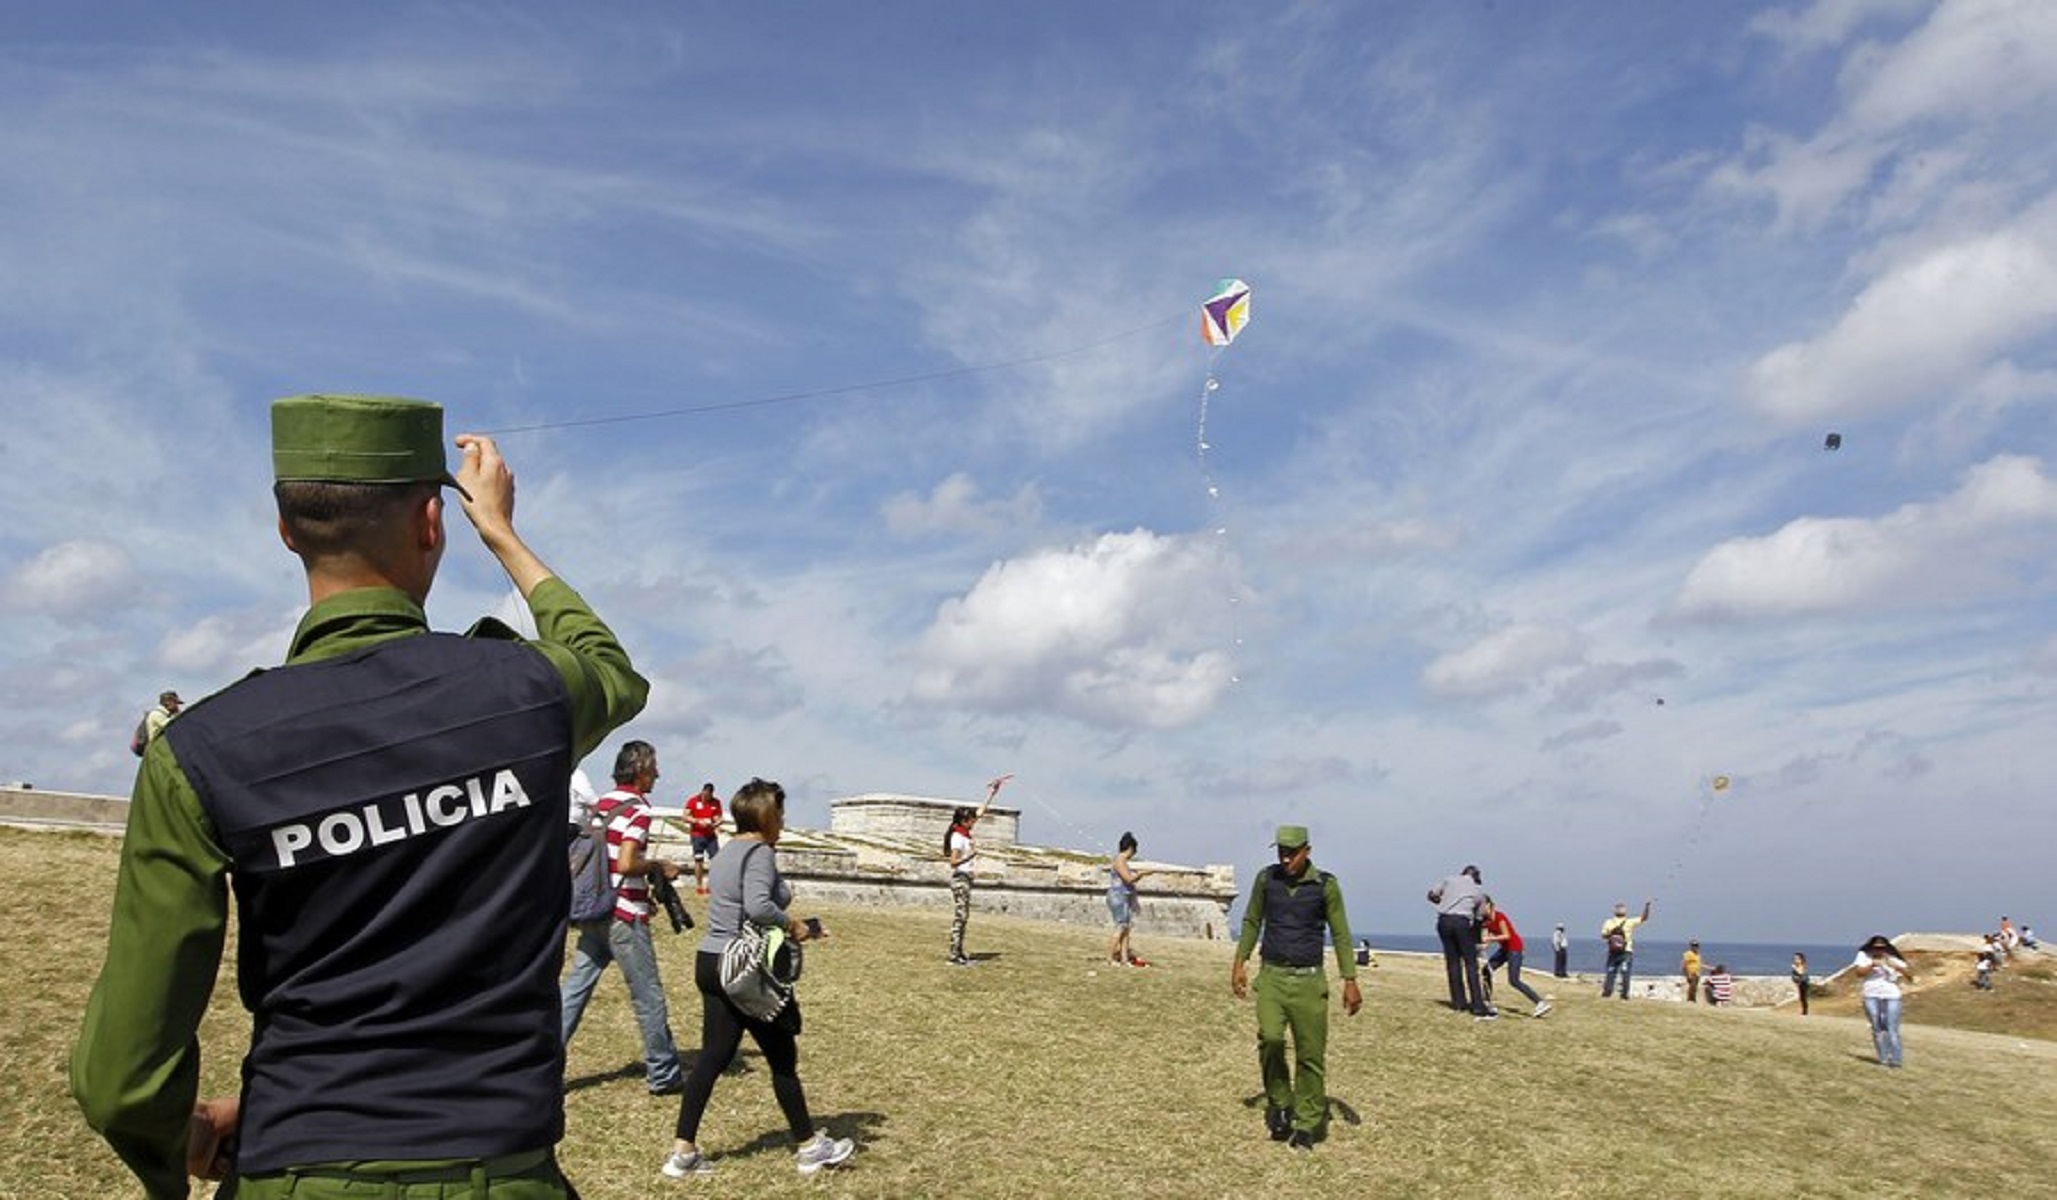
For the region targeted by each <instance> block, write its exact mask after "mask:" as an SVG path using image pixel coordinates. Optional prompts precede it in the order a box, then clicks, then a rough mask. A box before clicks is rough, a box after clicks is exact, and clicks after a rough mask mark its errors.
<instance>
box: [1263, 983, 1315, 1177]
mask: <svg viewBox="0 0 2057 1200" xmlns="http://www.w3.org/2000/svg"><path fill="white" fill-rule="evenodd" d="M1288 1030H1291V1031H1292V1034H1293V1057H1292V1061H1291V1063H1290V1065H1289V1064H1288V1063H1287V1060H1286V1032H1287V1031H1288ZM1327 1057H1328V972H1326V971H1324V970H1320V969H1316V970H1312V971H1306V972H1299V971H1295V970H1293V969H1291V968H1286V967H1274V966H1272V965H1270V964H1268V963H1267V964H1265V965H1263V966H1261V967H1259V968H1257V1066H1258V1069H1259V1070H1260V1071H1262V1072H1263V1074H1264V1099H1265V1103H1267V1104H1269V1105H1270V1106H1271V1107H1273V1108H1276V1109H1279V1110H1280V1111H1282V1112H1286V1113H1289V1114H1291V1115H1292V1119H1293V1128H1294V1129H1295V1130H1297V1131H1300V1132H1302V1133H1307V1134H1313V1135H1317V1136H1318V1135H1319V1134H1320V1133H1321V1132H1322V1126H1323V1125H1324V1124H1325V1123H1326V1122H1327V1120H1328V1072H1327V1068H1326V1067H1325V1066H1324V1065H1323V1064H1324V1062H1325V1061H1326V1059H1327Z"/></svg>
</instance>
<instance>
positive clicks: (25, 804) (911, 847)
mask: <svg viewBox="0 0 2057 1200" xmlns="http://www.w3.org/2000/svg"><path fill="white" fill-rule="evenodd" d="M959 803H960V802H959V801H955V800H941V799H935V798H931V797H922V796H900V795H892V794H885V793H867V794H864V795H859V796H850V797H846V798H844V799H841V800H836V801H833V802H832V803H831V804H830V805H829V812H830V817H829V828H828V829H827V830H826V831H821V830H808V829H788V830H786V831H785V834H784V836H783V837H781V838H780V839H779V869H780V870H781V871H782V872H784V873H785V875H786V876H787V877H788V878H789V879H791V880H792V881H793V883H794V886H795V887H797V888H800V889H801V890H802V892H803V894H805V895H808V896H812V897H816V898H819V899H822V900H825V901H829V902H831V903H836V904H862V905H872V906H877V907H881V908H886V907H896V906H908V907H915V908H931V909H936V910H939V911H942V912H948V911H949V909H950V866H949V863H948V862H947V861H946V860H945V859H944V858H943V835H944V834H945V833H947V832H948V831H949V828H950V814H951V812H952V811H953V810H954V809H955V808H956V807H957V806H958V804H959ZM655 807H656V811H657V812H658V813H659V814H660V816H663V817H667V818H670V819H667V820H660V821H658V822H657V823H656V829H655V831H654V832H653V837H652V841H653V848H654V849H655V851H656V852H657V853H659V854H662V855H664V856H665V857H669V858H678V859H684V858H686V857H688V856H689V854H690V851H689V849H688V842H687V837H686V831H685V823H684V820H683V819H682V817H681V814H680V812H679V810H678V809H677V808H667V807H665V806H663V805H658V806H655ZM128 810H129V802H128V800H127V799H126V798H124V797H118V796H92V795H85V794H81V793H75V792H51V791H43V790H41V789H37V788H31V787H28V786H25V785H9V786H4V787H0V821H6V822H7V823H9V824H15V825H25V826H34V827H40V828H52V829H93V830H99V831H101V832H108V833H119V832H120V831H121V829H122V828H123V827H124V826H125V825H127V823H128ZM727 832H731V833H732V832H733V826H729V827H727ZM1020 832H1021V810H1020V809H1015V808H1003V807H1001V806H1000V805H998V804H995V805H994V806H993V807H992V809H991V810H989V811H988V812H987V813H986V816H985V819H984V820H982V821H980V822H979V824H978V830H977V837H978V851H979V855H978V862H977V871H976V880H977V888H978V895H977V899H976V901H975V903H976V905H977V906H978V911H979V912H981V913H1004V914H1007V915H1010V916H1017V917H1026V918H1029V919H1031V920H1037V921H1060V922H1064V923H1066V924H1073V925H1085V926H1091V927H1093V928H1098V929H1111V928H1112V926H1111V923H1110V922H1109V920H1108V916H1107V862H1108V859H1107V856H1104V855H1101V854H1097V853H1091V852H1088V851H1084V850H1067V849H1061V848H1057V847H1048V846H1027V845H1023V844H1021V842H1020V841H1019V836H1020ZM1136 865H1137V866H1138V867H1147V868H1149V869H1150V870H1152V871H1153V872H1156V873H1155V874H1152V875H1151V876H1150V877H1149V878H1147V879H1144V880H1143V881H1142V882H1141V884H1140V885H1139V887H1138V889H1137V890H1138V892H1139V894H1140V895H1141V897H1142V903H1141V905H1140V908H1139V911H1138V913H1137V916H1136V926H1135V928H1136V932H1137V933H1138V934H1140V935H1144V936H1148V937H1153V938H1156V937H1181V938H1224V937H1228V936H1230V934H1229V930H1228V910H1229V905H1230V903H1231V902H1233V901H1234V900H1235V898H1236V873H1235V868H1234V867H1226V866H1205V867H1187V866H1178V865H1176V864H1171V863H1157V862H1144V861H1142V860H1137V863H1136Z"/></svg>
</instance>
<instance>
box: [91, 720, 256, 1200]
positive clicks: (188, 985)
mask: <svg viewBox="0 0 2057 1200" xmlns="http://www.w3.org/2000/svg"><path fill="white" fill-rule="evenodd" d="M228 866H229V857H228V854H227V852H226V851H224V850H223V849H222V848H221V846H220V845H219V844H218V842H217V840H216V838H215V836H214V831H213V829H212V827H211V825H210V823H209V822H208V821H207V819H206V818H205V817H204V816H203V815H202V814H201V811H200V798H199V797H198V796H197V795H196V794H195V793H194V791H193V788H192V785H191V784H189V783H187V781H186V777H185V773H184V772H183V771H181V770H180V769H179V765H178V762H177V760H176V758H174V756H173V754H172V750H171V746H170V744H169V743H167V742H165V741H164V740H162V739H159V740H157V741H155V742H152V743H151V744H150V748H149V750H148V752H146V753H145V755H144V757H143V766H142V770H141V771H140V772H138V774H137V776H136V787H135V791H134V793H133V794H132V795H131V797H130V800H129V821H128V832H127V835H126V836H125V837H124V838H123V840H122V848H121V866H120V869H119V874H118V875H117V877H116V880H115V888H114V916H113V921H112V923H111V925H110V927H109V929H108V935H107V961H106V963H105V964H104V965H103V966H102V967H101V970H100V979H99V982H97V983H96V984H94V986H93V994H92V996H91V998H90V999H88V1000H87V1002H86V1018H85V1025H84V1028H83V1029H82V1030H81V1031H80V1033H79V1044H78V1047H77V1049H75V1050H74V1051H73V1052H72V1059H71V1090H72V1095H73V1096H74V1097H76V1098H77V1099H78V1102H79V1107H80V1108H81V1109H83V1110H84V1112H85V1116H86V1122H87V1124H89V1125H91V1126H92V1127H93V1128H94V1129H96V1130H98V1131H99V1132H100V1133H101V1135H102V1136H104V1137H105V1138H106V1139H107V1142H108V1144H109V1145H111V1146H113V1147H114V1151H115V1153H116V1154H119V1155H120V1156H121V1159H122V1161H123V1162H125V1163H127V1164H128V1167H129V1169H130V1170H131V1171H134V1172H135V1173H136V1177H137V1178H138V1179H140V1180H142V1181H143V1189H144V1192H145V1193H146V1194H147V1195H148V1196H149V1197H150V1198H151V1200H164V1198H166V1197H180V1198H181V1200H183V1197H185V1196H186V1195H187V1186H186V1123H187V1120H188V1119H189V1118H190V1117H191V1115H192V1112H193V1102H194V1099H195V1094H196V1092H197V1091H198V1088H199V1079H200V1043H199V1038H198V1030H199V1027H200V1018H201V1016H202V1015H203V1014H204V1013H205V1012H206V1011H207V1002H208V999H209V998H210V997H211V996H212V995H213V994H214V981H215V977H216V975H217V973H218V972H219V970H220V967H221V953H222V939H223V932H224V930H225V928H226V927H227V922H228V882H227V881H228Z"/></svg>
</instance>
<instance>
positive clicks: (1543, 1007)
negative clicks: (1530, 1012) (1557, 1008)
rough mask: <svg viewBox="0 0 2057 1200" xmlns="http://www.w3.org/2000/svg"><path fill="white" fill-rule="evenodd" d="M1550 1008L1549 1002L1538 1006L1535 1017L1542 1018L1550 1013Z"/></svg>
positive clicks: (1546, 1001)
mask: <svg viewBox="0 0 2057 1200" xmlns="http://www.w3.org/2000/svg"><path fill="white" fill-rule="evenodd" d="M1550 1007H1551V1006H1550V1002H1549V1001H1548V1000H1545V1001H1543V1002H1542V1003H1541V1004H1538V1005H1536V1012H1535V1015H1536V1016H1539V1017H1540V1016H1542V1015H1543V1014H1545V1013H1547V1012H1549V1011H1550Z"/></svg>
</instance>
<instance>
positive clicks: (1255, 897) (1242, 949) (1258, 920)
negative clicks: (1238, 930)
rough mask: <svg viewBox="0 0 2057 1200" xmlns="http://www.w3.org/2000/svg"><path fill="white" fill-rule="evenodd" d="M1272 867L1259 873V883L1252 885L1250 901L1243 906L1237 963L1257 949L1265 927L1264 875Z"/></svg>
mask: <svg viewBox="0 0 2057 1200" xmlns="http://www.w3.org/2000/svg"><path fill="white" fill-rule="evenodd" d="M1269 870H1271V868H1270V867H1266V868H1264V870H1262V871H1259V872H1257V882H1256V883H1253V884H1251V885H1250V899H1249V901H1248V902H1247V903H1245V904H1244V905H1243V933H1242V936H1240V937H1238V938H1237V939H1236V961H1237V962H1242V961H1243V960H1244V959H1247V958H1249V957H1250V952H1251V951H1252V950H1255V949H1256V948H1257V934H1258V931H1259V930H1260V929H1262V928H1263V926H1264V874H1265V871H1269Z"/></svg>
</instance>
